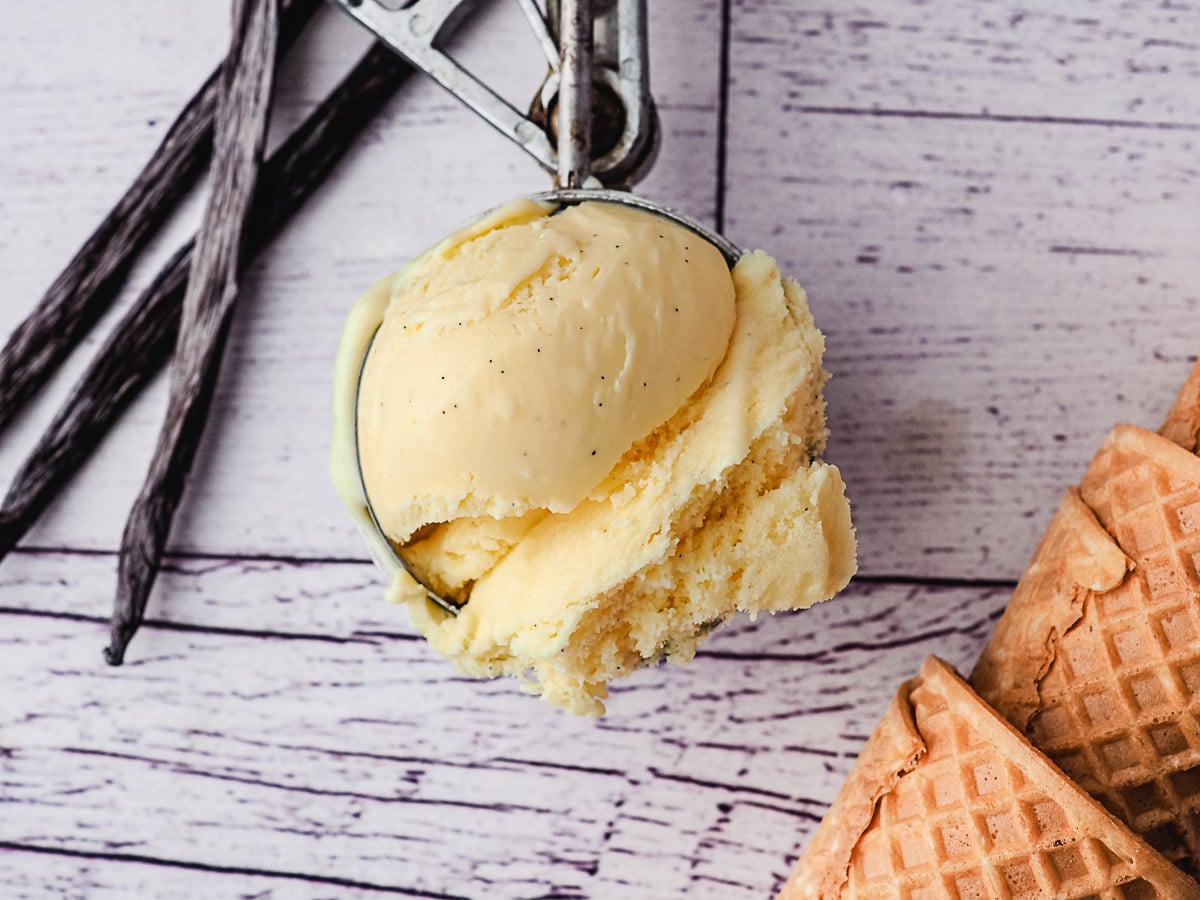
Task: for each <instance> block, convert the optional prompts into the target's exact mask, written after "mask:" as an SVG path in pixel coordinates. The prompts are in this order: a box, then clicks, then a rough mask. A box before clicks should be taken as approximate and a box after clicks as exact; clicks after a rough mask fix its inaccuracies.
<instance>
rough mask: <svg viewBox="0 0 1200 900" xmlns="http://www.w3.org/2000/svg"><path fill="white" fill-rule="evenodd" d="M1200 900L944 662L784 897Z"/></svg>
mask: <svg viewBox="0 0 1200 900" xmlns="http://www.w3.org/2000/svg"><path fill="white" fill-rule="evenodd" d="M1049 897H1054V898H1061V900H1100V898H1103V900H1125V898H1130V900H1131V898H1139V900H1141V898H1163V900H1191V898H1200V885H1197V883H1196V882H1194V881H1192V880H1191V879H1190V878H1188V877H1187V876H1185V875H1184V874H1183V873H1182V872H1180V871H1179V869H1177V868H1176V867H1175V866H1173V865H1171V864H1170V863H1169V862H1167V860H1166V859H1164V858H1163V857H1162V856H1161V855H1160V854H1158V853H1157V852H1156V851H1154V850H1153V849H1152V848H1151V847H1150V846H1149V845H1147V844H1146V843H1145V842H1144V841H1142V840H1141V839H1140V838H1138V837H1137V836H1136V835H1134V834H1133V833H1132V832H1131V831H1130V830H1129V829H1128V828H1126V827H1125V826H1124V825H1122V824H1121V823H1120V822H1119V821H1118V820H1117V819H1116V818H1115V817H1114V816H1112V815H1111V814H1110V813H1108V812H1107V811H1106V810H1105V809H1104V808H1103V807H1101V806H1100V805H1099V804H1098V803H1096V802H1095V801H1094V800H1092V799H1091V798H1090V797H1089V796H1088V795H1087V794H1086V793H1084V792H1083V791H1082V790H1081V789H1080V788H1079V787H1078V786H1077V785H1075V784H1074V783H1073V782H1071V781H1070V780H1069V779H1067V778H1064V777H1063V775H1062V773H1061V772H1060V771H1059V770H1058V769H1057V768H1056V767H1055V766H1054V765H1053V764H1052V763H1051V762H1050V761H1049V760H1048V759H1047V758H1046V757H1045V756H1044V755H1043V754H1041V753H1039V752H1038V751H1037V750H1035V749H1034V748H1033V747H1032V746H1031V745H1030V744H1029V742H1028V741H1027V740H1026V739H1025V738H1024V737H1023V736H1022V735H1021V734H1020V733H1019V732H1018V731H1017V730H1016V729H1015V728H1013V727H1012V726H1011V725H1010V724H1009V723H1008V722H1006V721H1005V720H1004V719H1002V718H1001V717H1000V716H999V715H998V714H997V713H996V712H995V711H994V710H992V709H991V708H990V707H988V706H987V704H985V703H984V702H983V701H982V700H980V699H979V697H978V696H977V695H976V694H975V693H974V692H973V691H972V690H971V688H970V687H969V686H968V685H967V684H966V683H965V682H964V681H962V679H960V678H959V677H958V675H957V674H955V673H954V671H953V670H952V669H951V668H950V667H949V666H948V665H946V664H945V663H944V662H942V661H941V660H939V659H937V658H936V657H930V658H929V659H928V660H927V661H926V662H925V664H924V666H922V668H921V672H920V674H919V675H918V677H916V678H914V679H913V680H911V681H908V682H906V683H905V684H903V685H902V686H901V687H900V690H899V691H898V693H897V694H896V697H895V699H894V700H893V701H892V704H891V706H890V707H889V708H888V711H887V713H886V714H885V715H884V718H883V720H882V722H880V724H879V727H878V728H877V729H876V731H875V733H874V734H873V735H872V736H871V738H870V740H869V741H868V742H867V745H866V747H865V748H864V749H863V752H862V754H861V755H860V756H859V759H858V762H857V763H856V765H855V768H854V770H853V771H852V772H851V773H850V776H849V778H848V779H847V780H846V783H845V784H844V785H843V786H842V790H841V792H840V793H839V794H838V797H837V800H836V801H834V804H833V806H832V807H831V808H830V810H829V812H828V814H827V815H826V817H825V819H824V821H823V822H822V823H821V827H820V828H819V829H818V831H817V833H816V835H815V836H814V837H813V840H812V843H811V845H810V846H809V848H808V851H807V852H806V853H805V855H804V857H803V858H802V859H801V860H800V862H799V864H798V865H797V866H796V868H795V870H794V871H793V872H792V874H791V877H790V878H789V879H788V881H787V883H786V884H785V885H784V888H783V891H782V892H781V894H780V900H835V898H837V900H867V898H905V900H935V898H937V900H943V898H944V900H976V898H977V900H990V898H1013V900H1017V898H1020V900H1034V898H1049Z"/></svg>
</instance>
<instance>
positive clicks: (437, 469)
mask: <svg viewBox="0 0 1200 900" xmlns="http://www.w3.org/2000/svg"><path fill="white" fill-rule="evenodd" d="M373 336H374V343H373V344H372V337H373ZM368 346H369V347H370V348H371V350H370V353H369V355H367V361H366V363H365V365H364V364H363V362H362V361H363V358H364V354H365V353H366V349H367V347H368ZM823 349H824V341H823V338H822V336H821V334H820V332H819V331H817V329H816V327H815V326H814V324H813V319H812V316H811V314H810V312H809V309H808V305H807V301H806V298H805V295H804V292H803V291H802V290H801V289H800V288H799V287H798V286H797V285H796V283H795V282H793V281H791V280H790V279H783V278H781V276H780V274H779V271H778V269H777V267H776V265H775V263H774V261H773V260H772V259H770V257H768V256H766V255H765V254H763V253H751V254H747V255H746V256H744V257H742V259H741V260H739V261H738V263H737V265H736V266H735V267H734V269H733V270H732V272H731V271H730V269H729V267H728V265H727V263H726V261H725V259H724V257H723V256H722V255H721V253H720V252H719V251H718V250H717V249H716V248H715V247H713V246H712V245H711V244H709V243H708V242H707V241H705V240H703V239H702V238H700V237H699V236H697V235H696V234H694V233H692V232H691V231H688V230H687V229H685V228H683V227H682V226H679V225H677V224H675V223H673V222H671V221H669V220H667V219H664V218H662V217H660V216H657V215H654V214H653V213H649V212H646V211H644V210H639V209H632V208H629V207H625V206H620V205H616V204H610V203H602V202H595V201H593V202H588V203H583V204H579V205H576V206H570V207H567V208H565V209H563V210H562V211H558V212H556V211H555V209H554V208H553V207H551V206H548V205H546V204H543V203H538V202H534V201H531V200H522V201H516V202H514V203H512V204H509V205H508V206H506V207H504V208H502V209H501V210H499V211H497V212H495V213H493V214H492V215H490V216H489V217H487V218H485V219H484V220H482V221H481V222H479V223H478V224H476V225H474V226H472V227H470V228H468V229H465V230H463V231H461V232H458V233H456V234H454V235H451V236H450V237H448V238H446V239H445V240H444V241H442V242H441V243H440V244H438V245H437V246H436V247H434V248H432V249H431V250H429V251H428V252H426V253H425V254H423V255H422V256H420V257H418V258H417V259H415V260H413V261H412V262H411V263H409V264H408V265H407V266H405V267H404V268H403V269H401V270H400V271H399V272H398V273H396V274H395V275H394V276H391V277H389V278H387V279H384V280H383V281H381V282H379V283H378V284H376V285H375V286H374V287H372V288H371V289H370V290H369V291H368V292H367V293H366V295H364V297H363V298H362V299H361V300H360V301H359V303H358V304H357V305H356V307H355V308H354V310H353V311H352V313H351V316H350V319H349V322H348V324H347V327H346V331H345V334H344V335H343V339H342V345H341V348H340V350H339V358H338V363H337V373H336V377H335V386H334V389H335V435H334V445H333V454H332V462H333V472H334V479H335V482H336V484H337V487H338V490H339V493H340V494H341V496H342V498H343V499H344V500H345V502H346V504H347V505H348V506H349V507H350V509H351V510H352V511H353V512H354V513H355V515H356V516H357V517H358V520H359V522H360V524H361V525H363V527H364V528H363V530H364V533H365V534H366V535H367V537H368V540H369V541H374V544H375V550H376V554H375V555H376V557H377V558H378V559H380V561H381V562H383V563H384V564H385V565H388V566H389V567H390V568H391V569H392V570H393V571H394V573H395V575H394V581H393V584H392V588H391V591H390V594H389V597H390V599H393V600H395V601H398V602H403V603H406V604H407V606H408V610H409V615H410V618H411V620H412V622H413V623H414V624H415V626H416V627H417V628H418V629H420V631H421V632H422V633H423V634H424V635H425V636H426V638H427V639H428V640H429V643H430V644H431V645H432V646H433V647H434V648H435V649H436V650H437V651H439V652H440V653H442V654H444V655H446V656H447V657H449V658H450V659H452V660H453V661H454V662H455V663H456V664H457V665H458V667H459V668H460V669H461V670H462V671H464V672H466V673H468V674H471V675H474V676H480V677H493V676H498V675H502V674H503V675H513V676H517V677H519V678H521V679H522V680H523V681H524V684H525V686H526V688H527V689H528V690H530V691H531V692H534V693H538V694H541V695H542V696H543V698H544V699H546V700H548V701H549V702H551V703H554V704H556V705H559V706H561V707H564V708H566V709H568V710H570V711H572V712H575V713H582V714H590V715H596V714H600V713H602V712H603V710H604V706H603V700H604V699H605V698H606V697H607V689H606V685H607V683H608V682H609V681H610V680H612V679H614V678H618V677H624V676H628V675H630V674H631V673H632V672H633V671H634V670H636V669H637V668H639V667H641V666H643V665H645V664H647V663H651V662H656V661H659V660H661V659H664V658H665V659H669V660H672V661H675V662H687V661H689V660H690V659H691V658H692V656H693V654H694V653H695V650H696V647H697V644H698V643H699V641H700V640H701V639H702V638H703V637H704V635H705V634H707V633H708V632H709V631H711V630H712V629H713V628H714V627H715V626H717V625H719V624H720V623H722V622H724V621H725V620H726V619H728V618H730V617H731V616H732V615H733V614H734V613H736V612H737V611H739V610H740V611H746V612H750V613H755V612H758V611H760V610H768V611H772V612H774V611H778V610H785V609H801V608H804V607H807V606H810V605H812V604H813V603H815V602H817V601H820V600H824V599H827V598H829V597H831V596H833V595H834V594H835V593H837V591H839V590H841V588H842V587H844V586H845V585H846V583H847V582H848V581H849V579H850V577H851V575H852V574H853V573H854V570H855V539H854V531H853V528H852V526H851V523H850V512H849V504H848V502H847V500H846V497H845V492H844V485H843V483H842V479H841V476H840V474H839V472H838V470H837V469H836V468H835V467H834V466H832V465H829V464H827V463H825V462H822V461H821V460H820V459H819V454H820V453H821V452H822V450H823V449H824V445H825V439H826V428H825V406H824V401H823V399H822V396H821V389H822V386H823V384H824V381H825V378H826V374H825V372H824V371H823V370H822V368H821V354H822V352H823ZM360 369H361V387H359V378H360ZM356 389H357V390H358V404H357V415H358V435H359V446H358V452H359V454H360V455H361V465H362V480H361V482H360V479H359V476H358V470H357V469H356V467H355V446H354V428H355V412H356V410H355V396H356ZM363 484H365V486H366V491H367V494H369V496H370V498H371V504H372V506H373V508H374V510H375V513H376V515H377V517H378V520H379V522H380V524H381V526H382V527H383V529H384V531H385V532H386V534H387V536H388V538H389V539H390V540H391V542H392V543H393V546H394V547H396V548H399V549H401V551H402V553H403V555H404V558H405V560H406V562H407V563H408V564H409V566H410V567H412V568H413V569H414V571H416V572H418V573H419V574H420V576H421V577H422V578H423V579H425V580H426V581H427V582H429V583H430V584H431V585H433V586H434V587H435V588H437V590H438V591H439V593H441V594H442V595H443V596H449V597H452V598H456V599H458V600H460V601H461V600H465V601H466V602H465V604H464V605H463V606H462V608H461V611H460V612H459V614H458V615H457V616H452V615H450V614H448V613H446V612H444V611H442V610H440V609H439V608H437V607H436V606H435V605H433V604H432V603H431V602H429V601H428V600H427V599H426V597H425V593H424V591H423V590H422V589H421V588H420V586H419V585H418V584H417V583H416V582H415V581H414V580H413V579H412V578H411V577H410V576H409V575H408V574H407V573H406V572H404V571H403V570H402V569H398V568H397V567H396V566H395V564H394V562H392V563H389V562H388V557H389V553H388V552H387V548H386V547H382V546H380V543H379V538H378V536H375V537H372V529H371V527H370V524H369V518H368V516H367V513H366V503H365V498H364V494H363Z"/></svg>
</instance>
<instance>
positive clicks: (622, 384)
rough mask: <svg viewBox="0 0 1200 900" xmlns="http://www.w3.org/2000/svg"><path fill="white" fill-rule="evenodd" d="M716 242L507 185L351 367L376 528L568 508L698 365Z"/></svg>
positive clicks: (725, 292) (404, 287)
mask: <svg viewBox="0 0 1200 900" xmlns="http://www.w3.org/2000/svg"><path fill="white" fill-rule="evenodd" d="M733 319H734V292H733V282H732V280H731V279H730V276H729V269H728V266H727V264H726V263H725V260H724V257H723V256H722V255H721V254H720V252H718V251H717V249H716V248H715V247H713V246H712V245H711V244H709V243H708V242H706V241H704V240H702V239H700V238H698V237H697V236H696V235H694V234H692V233H691V232H689V231H687V230H685V229H683V228H681V227H679V226H678V225H675V224H674V223H671V222H668V221H667V220H665V219H663V218H662V217H660V216H656V215H653V214H651V213H647V212H645V211H643V210H639V209H633V208H630V207H625V206H618V205H615V204H610V203H595V202H593V203H585V204H581V205H578V206H571V207H568V208H566V209H565V210H563V211H562V212H560V213H558V214H556V215H548V214H547V210H546V208H545V207H543V206H539V205H537V204H534V203H532V202H531V201H520V202H518V203H516V204H513V205H510V206H509V207H507V208H506V209H505V210H503V211H502V212H501V213H500V214H498V215H496V216H493V217H492V218H490V219H489V220H487V221H486V222H485V223H484V224H482V225H481V226H480V227H477V228H474V229H471V230H470V231H467V232H465V233H462V234H459V235H456V236H454V237H453V238H451V239H449V240H447V241H445V242H444V243H443V244H441V245H440V246H439V247H438V248H437V249H436V250H435V251H434V252H433V253H432V254H430V255H429V257H428V258H427V259H426V260H425V262H424V264H423V265H422V266H421V267H420V268H419V269H417V270H415V271H411V272H409V273H407V275H406V277H403V278H398V279H396V281H395V282H394V283H393V285H392V295H391V300H390V303H389V305H388V308H387V311H386V312H385V314H384V317H383V322H382V324H381V325H380V327H379V331H378V333H377V335H376V336H375V338H374V342H373V344H372V345H371V349H370V353H369V354H368V356H367V360H366V363H365V365H364V366H363V371H362V381H361V384H360V386H359V401H358V441H359V445H358V446H359V453H360V458H361V464H362V471H363V480H364V482H365V484H366V487H367V494H368V496H369V497H370V498H371V503H372V505H373V507H374V509H375V513H376V515H377V517H378V519H379V522H380V524H381V525H382V526H383V529H384V531H385V532H387V534H388V535H390V536H391V537H392V538H393V539H395V540H397V541H400V542H404V541H407V540H408V538H409V537H410V536H411V535H412V534H413V532H414V531H416V530H417V529H418V528H420V527H421V526H423V525H427V524H429V523H434V522H446V521H450V520H452V519H457V518H462V517H473V516H489V517H492V518H507V517H510V516H520V515H523V514H525V513H527V512H529V511H530V510H536V509H544V510H548V511H550V512H554V513H565V512H569V511H570V510H572V509H574V508H575V507H576V506H577V505H578V504H579V503H580V502H581V501H582V500H583V499H584V498H585V497H586V496H587V495H588V492H589V491H591V489H592V488H593V487H595V486H596V484H597V483H599V481H600V480H601V479H602V478H603V477H604V476H605V475H606V474H607V473H608V472H609V471H610V470H611V469H612V467H613V466H614V465H616V463H617V461H618V460H619V459H620V458H621V456H622V455H623V454H624V453H625V452H626V451H627V450H629V448H630V447H631V446H633V444H634V442H635V441H637V440H640V439H641V438H643V437H645V436H646V435H647V434H648V433H649V432H650V431H652V430H653V429H654V428H655V427H657V426H658V425H659V424H661V423H662V422H664V421H666V420H667V419H668V418H670V416H671V415H673V414H674V412H675V411H676V410H677V409H678V408H679V407H680V406H681V405H682V404H683V402H684V401H685V400H686V399H687V398H688V397H689V396H691V394H692V393H693V392H695V390H696V389H697V388H698V387H700V385H701V384H702V383H704V382H705V381H706V380H708V378H709V377H710V376H711V375H712V373H713V370H714V369H716V367H717V364H718V363H719V362H720V361H721V358H722V357H723V356H724V354H725V348H726V347H727V345H728V343H729V335H730V333H731V331H732V329H733Z"/></svg>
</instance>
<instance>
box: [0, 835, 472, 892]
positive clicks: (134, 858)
mask: <svg viewBox="0 0 1200 900" xmlns="http://www.w3.org/2000/svg"><path fill="white" fill-rule="evenodd" d="M0 850H3V851H5V852H9V853H34V854H40V855H43V856H58V857H67V858H70V859H78V860H96V861H105V862H116V863H127V864H136V865H146V866H159V867H163V868H170V869H184V870H188V871H192V872H209V873H212V874H216V875H240V876H243V877H252V878H278V879H283V880H287V881H300V882H305V883H308V884H314V885H329V886H330V887H342V888H352V889H354V890H358V891H375V892H378V893H382V894H394V895H398V896H401V897H420V898H428V900H458V898H460V897H461V896H462V895H459V894H442V893H433V892H430V891H417V890H411V889H409V888H402V887H396V886H394V885H386V884H373V883H371V882H367V881H355V880H352V879H349V878H337V877H333V876H323V875H315V874H310V873H304V872H284V871H279V870H274V869H251V868H247V867H244V866H218V865H213V864H211V863H201V862H188V861H184V860H176V859H160V858H159V857H155V856H143V855H141V854H137V853H120V852H116V851H106V852H100V851H88V850H69V849H65V848H61V847H43V846H40V845H37V844H17V843H11V842H9V841H0Z"/></svg>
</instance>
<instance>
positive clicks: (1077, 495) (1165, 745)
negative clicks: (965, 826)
mask: <svg viewBox="0 0 1200 900" xmlns="http://www.w3.org/2000/svg"><path fill="white" fill-rule="evenodd" d="M1198 413H1200V363H1198V364H1197V367H1196V369H1193V372H1192V376H1191V378H1189V379H1188V382H1187V384H1185V386H1184V388H1183V390H1182V391H1181V392H1180V394H1179V398H1178V399H1177V400H1176V403H1175V406H1174V407H1173V408H1172V410H1171V413H1170V414H1169V415H1168V417H1167V421H1166V423H1165V424H1164V425H1163V427H1162V429H1161V430H1160V432H1159V433H1158V434H1155V433H1153V432H1150V431H1145V430H1143V429H1140V428H1136V427H1134V426H1131V425H1118V426H1117V427H1116V428H1114V429H1113V430H1112V432H1110V434H1109V435H1108V437H1107V439H1106V440H1105V441H1104V443H1103V445H1102V446H1101V448H1100V450H1099V451H1098V452H1097V454H1096V456H1095V457H1094V458H1093V460H1092V462H1091V464H1090V465H1089V466H1088V468H1087V471H1086V473H1085V475H1084V477H1083V480H1082V482H1081V483H1080V485H1079V487H1078V488H1073V489H1071V490H1069V491H1068V492H1067V494H1066V495H1065V496H1064V498H1063V500H1062V503H1061V504H1060V506H1059V508H1058V511H1057V513H1056V514H1055V516H1054V518H1053V520H1052V521H1051V523H1050V526H1049V528H1048V529H1047V531H1046V534H1045V536H1044V537H1043V539H1042V542H1041V544H1040V545H1039V547H1038V549H1037V551H1036V552H1035V554H1034V557H1033V560H1032V561H1031V563H1030V566H1029V568H1028V570H1027V571H1026V573H1025V575H1024V577H1023V578H1022V579H1021V581H1020V582H1019V583H1018V585H1017V589H1016V592H1015V593H1014V595H1013V597H1012V600H1011V601H1010V603H1009V605H1008V608H1007V609H1006V610H1005V612H1004V615H1003V616H1002V617H1001V619H1000V621H999V622H998V623H997V627H996V630H995V633H994V634H993V636H992V640H991V642H990V643H989V644H988V646H987V647H986V649H985V650H984V652H983V655H982V656H981V657H980V660H979V662H978V664H977V665H976V667H975V670H974V672H973V674H972V676H971V683H972V684H973V685H974V687H975V689H976V690H977V691H978V692H979V694H980V696H981V697H983V698H984V700H986V701H987V702H988V703H989V704H991V705H992V706H993V707H994V708H995V709H996V710H997V711H999V712H1000V713H1001V715H1003V716H1004V717H1005V718H1006V719H1008V721H1010V722H1011V723H1012V724H1013V725H1014V726H1016V727H1017V728H1018V729H1019V730H1021V731H1022V732H1023V733H1024V734H1025V735H1026V736H1027V737H1028V738H1029V739H1030V741H1032V743H1033V744H1034V745H1035V746H1037V747H1038V748H1039V749H1041V750H1042V751H1043V752H1045V753H1046V754H1047V755H1048V756H1049V757H1050V758H1051V759H1052V760H1054V761H1055V762H1056V763H1057V764H1058V765H1059V766H1060V767H1061V768H1062V769H1063V771H1064V772H1066V774H1067V775H1068V776H1070V777H1071V778H1072V779H1074V780H1075V781H1076V782H1077V783H1078V784H1079V785H1080V786H1081V787H1083V788H1084V789H1085V790H1086V791H1088V793H1090V794H1091V795H1092V796H1093V797H1095V798H1096V799H1098V800H1099V801H1100V802H1101V803H1103V804H1104V806H1105V807H1107V808H1108V809H1109V810H1111V811H1112V812H1113V813H1114V814H1115V815H1117V816H1118V817H1119V818H1121V819H1122V820H1123V821H1124V822H1125V823H1126V824H1128V825H1129V826H1130V827H1131V828H1132V829H1133V830H1134V831H1136V832H1138V833H1139V834H1140V835H1142V836H1143V837H1144V838H1145V839H1146V840H1147V841H1148V842H1149V843H1150V844H1151V845H1153V846H1154V847H1156V848H1158V849H1159V850H1160V851H1161V852H1162V853H1163V854H1164V855H1165V856H1166V857H1168V858H1169V859H1171V860H1172V861H1174V862H1175V863H1176V864H1177V865H1179V866H1180V867H1181V868H1182V869H1184V870H1185V871H1186V872H1188V873H1189V874H1191V875H1193V876H1194V875H1196V874H1197V873H1198V872H1200V458H1198V457H1197V456H1196V454H1195V450H1196V447H1197V434H1198V433H1200V415H1198Z"/></svg>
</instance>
